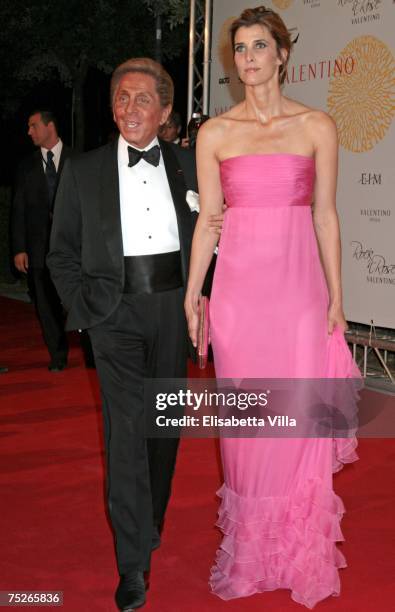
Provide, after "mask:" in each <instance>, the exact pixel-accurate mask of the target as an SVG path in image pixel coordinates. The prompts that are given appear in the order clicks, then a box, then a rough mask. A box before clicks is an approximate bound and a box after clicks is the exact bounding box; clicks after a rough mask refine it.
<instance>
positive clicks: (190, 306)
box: [184, 293, 199, 348]
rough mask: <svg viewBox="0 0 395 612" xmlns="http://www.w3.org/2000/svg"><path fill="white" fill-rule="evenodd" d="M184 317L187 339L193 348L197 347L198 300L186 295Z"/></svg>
mask: <svg viewBox="0 0 395 612" xmlns="http://www.w3.org/2000/svg"><path fill="white" fill-rule="evenodd" d="M184 308H185V315H186V318H187V323H188V332H189V337H190V339H191V342H192V344H193V346H194V347H195V348H196V347H197V338H198V327H199V298H198V296H192V295H189V294H188V293H187V295H186V297H185V303H184Z"/></svg>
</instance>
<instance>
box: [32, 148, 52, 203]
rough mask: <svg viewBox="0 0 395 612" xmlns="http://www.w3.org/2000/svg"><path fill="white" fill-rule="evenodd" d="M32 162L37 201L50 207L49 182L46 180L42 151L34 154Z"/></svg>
mask: <svg viewBox="0 0 395 612" xmlns="http://www.w3.org/2000/svg"><path fill="white" fill-rule="evenodd" d="M32 162H33V163H32V178H33V185H35V189H36V193H37V200H38V201H41V202H43V203H45V204H46V205H47V206H49V197H48V187H47V180H46V178H45V172H44V167H43V158H42V155H41V151H40V149H39V150H38V151H35V152H34V153H33V159H32Z"/></svg>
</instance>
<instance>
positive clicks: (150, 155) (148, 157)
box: [128, 145, 160, 168]
mask: <svg viewBox="0 0 395 612" xmlns="http://www.w3.org/2000/svg"><path fill="white" fill-rule="evenodd" d="M128 153H129V164H128V166H129V168H131V167H132V166H135V165H136V164H138V163H139V161H140V159H145V161H146V162H148V163H149V164H152V165H153V166H159V160H160V148H159V145H155V146H153V147H151V149H149V150H148V151H139V150H138V149H134V148H133V147H128Z"/></svg>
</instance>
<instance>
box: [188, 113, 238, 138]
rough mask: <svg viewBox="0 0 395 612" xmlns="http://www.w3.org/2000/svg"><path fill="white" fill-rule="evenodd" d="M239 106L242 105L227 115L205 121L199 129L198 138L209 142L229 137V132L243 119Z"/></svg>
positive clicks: (222, 114)
mask: <svg viewBox="0 0 395 612" xmlns="http://www.w3.org/2000/svg"><path fill="white" fill-rule="evenodd" d="M239 106H240V105H237V106H235V107H233V108H231V109H230V110H228V111H226V112H225V113H221V114H220V115H217V116H216V117H212V118H211V119H208V120H207V121H205V123H204V124H203V125H202V127H201V128H200V129H199V132H198V138H200V140H205V141H207V140H211V139H212V138H216V139H218V138H221V137H227V136H228V135H229V130H230V129H231V128H232V127H233V126H235V125H236V122H238V121H240V119H241V113H240V111H239V109H238V107H239Z"/></svg>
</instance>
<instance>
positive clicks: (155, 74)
mask: <svg viewBox="0 0 395 612" xmlns="http://www.w3.org/2000/svg"><path fill="white" fill-rule="evenodd" d="M133 72H140V73H142V74H148V75H150V76H152V78H153V79H154V80H155V83H156V92H157V94H158V96H159V100H160V104H161V106H162V107H165V106H168V105H169V104H170V105H171V106H172V105H173V99H174V85H173V81H172V79H171V76H170V75H169V74H168V73H167V72H166V70H165V69H164V68H163V66H161V65H160V64H158V62H155V61H154V60H152V59H150V58H148V57H137V58H133V59H129V60H127V61H126V62H124V63H123V64H121V65H120V66H118V68H115V70H114V72H113V75H112V77H111V86H110V93H111V104H112V106H113V105H114V98H115V94H116V92H117V89H118V85H119V83H120V81H121V79H122V77H123V76H125V74H129V73H133Z"/></svg>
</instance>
